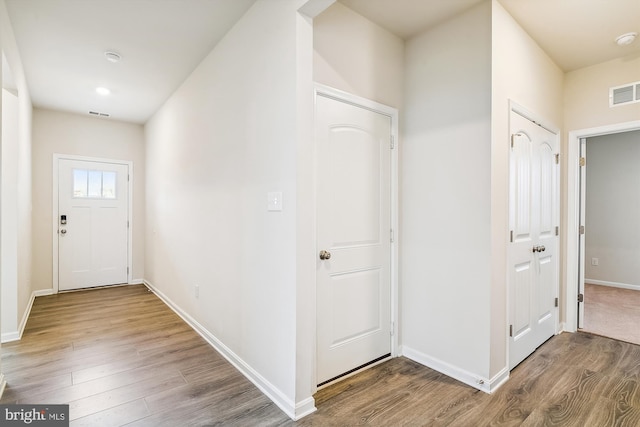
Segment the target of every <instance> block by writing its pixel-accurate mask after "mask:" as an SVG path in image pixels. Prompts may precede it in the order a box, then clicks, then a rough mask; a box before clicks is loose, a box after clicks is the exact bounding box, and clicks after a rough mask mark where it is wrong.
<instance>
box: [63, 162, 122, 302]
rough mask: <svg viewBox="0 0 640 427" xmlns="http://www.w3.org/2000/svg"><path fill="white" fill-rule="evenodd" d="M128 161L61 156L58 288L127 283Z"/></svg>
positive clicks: (66, 288) (67, 288)
mask: <svg viewBox="0 0 640 427" xmlns="http://www.w3.org/2000/svg"><path fill="white" fill-rule="evenodd" d="M128 175H129V166H128V165H127V164H119V163H103V162H94V161H84V160H70V159H58V212H57V223H58V233H57V236H58V289H59V290H69V289H79V288H87V287H93V286H104V285H114V284H121V283H127V278H128V272H127V260H128V210H129V195H128Z"/></svg>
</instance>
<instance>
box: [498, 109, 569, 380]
mask: <svg viewBox="0 0 640 427" xmlns="http://www.w3.org/2000/svg"><path fill="white" fill-rule="evenodd" d="M510 130H511V154H510V195H509V224H510V227H509V228H510V243H509V244H508V262H509V264H508V265H509V272H508V283H509V307H510V313H509V336H510V338H509V368H510V369H512V368H513V367H515V366H516V365H517V364H519V363H520V362H521V361H522V360H524V359H525V358H526V357H527V356H528V355H529V354H531V353H532V352H533V351H535V349H536V348H537V347H539V346H540V345H541V344H542V343H544V342H545V341H546V340H547V339H549V338H550V337H551V336H553V335H554V334H555V332H556V328H557V321H558V278H559V271H558V251H559V236H558V235H559V228H558V226H559V211H558V207H559V181H558V168H559V166H558V163H559V161H558V159H559V157H558V153H559V150H558V145H559V144H558V136H557V135H556V134H555V133H553V132H551V131H549V130H547V129H545V128H544V127H542V126H540V125H539V124H537V123H534V122H533V121H531V120H529V119H527V118H525V117H524V116H523V115H521V114H519V113H517V112H515V111H512V112H511V117H510Z"/></svg>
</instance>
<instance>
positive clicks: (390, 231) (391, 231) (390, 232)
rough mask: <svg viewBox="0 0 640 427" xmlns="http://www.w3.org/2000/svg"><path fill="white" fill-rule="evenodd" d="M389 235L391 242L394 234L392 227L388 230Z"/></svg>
mask: <svg viewBox="0 0 640 427" xmlns="http://www.w3.org/2000/svg"><path fill="white" fill-rule="evenodd" d="M389 235H390V241H391V243H393V241H394V239H395V236H394V235H393V228H392V229H391V230H389Z"/></svg>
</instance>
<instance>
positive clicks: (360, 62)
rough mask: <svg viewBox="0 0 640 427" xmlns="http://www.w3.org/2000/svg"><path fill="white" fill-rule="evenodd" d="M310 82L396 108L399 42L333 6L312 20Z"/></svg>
mask: <svg viewBox="0 0 640 427" xmlns="http://www.w3.org/2000/svg"><path fill="white" fill-rule="evenodd" d="M313 48H314V56H313V79H314V80H315V81H316V82H318V83H322V84H325V85H327V86H331V87H333V88H336V89H340V90H343V91H345V92H349V93H352V94H355V95H358V96H361V97H364V98H367V99H371V100H373V101H376V102H379V103H382V104H385V105H389V106H391V107H395V108H400V107H402V94H403V86H404V84H403V83H404V71H403V69H404V41H403V40H402V39H401V38H399V37H398V36H396V35H394V34H392V33H390V32H389V31H387V30H385V29H384V28H382V27H380V26H378V25H376V24H374V23H372V22H371V21H369V20H368V19H366V18H364V17H362V16H361V15H359V14H357V13H355V12H354V11H352V10H351V9H349V8H347V7H346V6H344V5H343V4H342V3H334V4H333V5H332V6H331V7H329V8H328V9H327V10H325V11H324V12H323V13H322V14H320V15H319V16H318V17H317V18H315V19H314V21H313Z"/></svg>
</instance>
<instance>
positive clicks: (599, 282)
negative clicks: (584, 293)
mask: <svg viewBox="0 0 640 427" xmlns="http://www.w3.org/2000/svg"><path fill="white" fill-rule="evenodd" d="M584 283H587V284H590V285H600V286H610V287H612V288H622V289H633V290H634V291H640V285H630V284H628V283H618V282H608V281H606V280H592V279H584Z"/></svg>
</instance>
